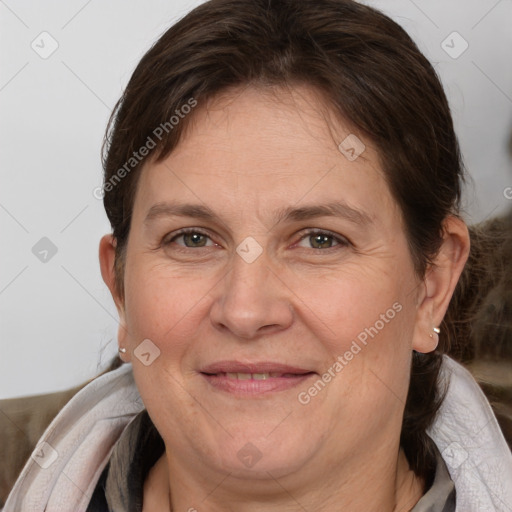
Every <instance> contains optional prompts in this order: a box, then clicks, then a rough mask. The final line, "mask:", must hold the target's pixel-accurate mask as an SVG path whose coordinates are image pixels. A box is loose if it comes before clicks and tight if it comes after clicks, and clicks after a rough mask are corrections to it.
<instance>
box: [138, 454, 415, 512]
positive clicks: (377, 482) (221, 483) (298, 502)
mask: <svg viewBox="0 0 512 512" xmlns="http://www.w3.org/2000/svg"><path fill="white" fill-rule="evenodd" d="M168 459H169V458H168V457H167V456H166V454H165V453H164V454H163V455H162V457H161V458H160V459H159V460H158V461H157V462H156V464H155V465H154V466H153V467H152V468H151V471H150V473H149V475H148V477H147V479H146V481H145V482H144V505H143V512H153V511H159V512H161V511H169V512H172V511H173V510H174V511H176V510H186V511H191V512H193V511H195V510H197V511H201V512H221V511H222V512H225V511H226V510H227V509H226V505H225V504H226V503H229V504H230V508H229V510H236V511H237V512H255V511H261V510H262V505H264V507H265V511H266V512H274V511H275V512H277V511H282V510H290V511H293V510H297V511H299V510H304V509H305V510H315V511H317V512H327V511H329V512H332V510H351V511H352V512H363V511H364V512H399V511H400V512H407V511H410V510H411V509H412V508H413V507H414V506H415V504H416V503H417V502H418V500H419V499H420V498H421V496H422V495H423V493H424V482H423V481H422V480H421V479H419V478H418V477H417V476H416V475H415V474H414V472H413V471H412V470H411V469H410V467H409V464H408V462H407V459H406V457H405V454H404V453H403V451H402V450H400V452H399V454H398V457H396V460H394V463H393V464H392V465H381V466H379V468H378V469H377V468H376V467H375V465H374V464H373V463H372V461H370V463H369V464H367V465H366V469H365V470H363V468H361V469H362V471H356V472H354V471H351V472H348V473H349V474H350V476H349V477H343V473H344V472H343V468H339V471H334V470H332V469H331V470H330V472H329V474H330V475H332V478H329V477H328V476H327V475H324V476H323V478H321V479H317V480H316V481H315V485H314V486H313V485H311V482H310V484H309V485H307V486H306V485H304V482H301V483H300V484H299V485H295V486H293V485H292V483H291V480H289V478H280V479H273V478H271V477H269V478H268V479H266V480H257V481H254V480H251V481H250V482H246V481H241V480H240V479H237V478H234V477H233V476H230V475H218V474H216V480H214V481H209V480H208V479H205V480H202V479H201V478H197V475H198V474H199V473H198V472H197V471H195V472H194V473H193V474H189V473H188V472H186V471H179V470H178V468H177V466H176V465H175V464H172V461H169V460H168ZM392 466H394V470H393V467H392ZM169 467H171V468H172V469H171V471H170V472H169ZM369 467H372V470H368V468H369ZM382 475H391V478H388V479H384V478H382ZM171 489H172V498H171V497H170V494H171V493H170V490H171ZM191 497H193V498H191ZM171 500H172V504H171Z"/></svg>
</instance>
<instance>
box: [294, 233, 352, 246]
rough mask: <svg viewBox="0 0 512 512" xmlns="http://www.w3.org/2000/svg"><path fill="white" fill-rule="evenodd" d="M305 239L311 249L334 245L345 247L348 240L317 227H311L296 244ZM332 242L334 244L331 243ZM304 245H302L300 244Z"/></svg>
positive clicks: (348, 243)
mask: <svg viewBox="0 0 512 512" xmlns="http://www.w3.org/2000/svg"><path fill="white" fill-rule="evenodd" d="M304 241H306V242H307V243H309V244H310V246H311V247H312V248H313V249H323V250H325V249H333V248H335V247H338V246H339V248H341V247H347V246H348V245H350V242H349V241H348V240H347V239H346V238H344V237H342V236H339V235H335V234H334V233H331V232H330V231H324V230H319V229H311V230H309V231H306V233H304V234H303V236H302V237H301V239H300V240H299V242H298V244H301V243H302V242H304ZM333 242H334V245H333ZM301 247H304V246H301Z"/></svg>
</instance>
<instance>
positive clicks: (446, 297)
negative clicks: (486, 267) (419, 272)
mask: <svg viewBox="0 0 512 512" xmlns="http://www.w3.org/2000/svg"><path fill="white" fill-rule="evenodd" d="M469 247H470V241H469V232H468V228H467V226H466V224H465V223H464V221H462V220H461V219H459V218H458V217H454V216H452V215H450V216H449V217H447V218H446V219H445V220H444V222H443V243H442V245H441V248H440V250H439V253H438V254H437V256H436V258H435V260H434V261H433V265H431V267H430V268H429V269H428V270H427V272H426V275H425V277H424V279H423V289H422V292H421V293H420V297H419V303H418V308H417V314H416V325H415V327H414V335H413V343H412V348H413V349H414V350H416V351H417V352H423V353H428V352H432V351H433V350H435V349H436V347H437V344H438V342H439V336H438V334H436V333H435V332H434V327H438V326H439V325H440V324H441V321H442V320H443V318H444V315H445V313H446V310H447V309H448V305H449V303H450V300H451V298H452V295H453V292H454V290H455V287H456V285H457V281H458V280H459V277H460V275H461V273H462V270H463V269H464V265H465V264H466V261H467V259H468V256H469ZM441 336H442V333H441Z"/></svg>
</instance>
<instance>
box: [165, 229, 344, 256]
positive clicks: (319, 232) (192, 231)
mask: <svg viewBox="0 0 512 512" xmlns="http://www.w3.org/2000/svg"><path fill="white" fill-rule="evenodd" d="M187 234H197V235H203V236H206V237H208V238H210V240H211V237H210V235H209V234H208V233H206V232H205V231H202V230H201V229H198V228H183V229H181V230H180V231H178V232H177V233H175V234H174V235H173V237H172V238H170V239H168V240H166V239H165V238H164V239H163V240H162V246H164V247H165V246H168V245H170V244H171V243H172V242H174V241H175V240H176V239H177V238H179V237H180V236H183V235H187ZM313 235H325V236H328V237H330V238H332V239H333V240H335V241H336V242H337V245H335V246H333V247H327V248H325V249H318V248H315V247H312V248H311V249H312V250H315V251H322V252H331V250H335V249H337V248H341V247H348V246H349V245H352V244H351V242H350V241H349V240H348V239H347V238H345V237H342V236H340V235H336V234H335V233H333V232H332V231H328V230H325V229H315V228H313V229H310V230H307V231H305V232H303V234H302V236H301V238H300V239H299V241H298V242H296V244H297V243H300V242H302V240H304V239H305V238H307V237H309V236H313ZM294 245H295V244H294ZM179 247H180V248H179V249H178V250H183V251H187V250H188V249H194V247H182V246H179ZM209 247H211V246H209ZM204 248H207V247H197V249H204Z"/></svg>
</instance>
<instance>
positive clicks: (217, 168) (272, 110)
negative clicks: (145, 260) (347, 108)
mask: <svg viewBox="0 0 512 512" xmlns="http://www.w3.org/2000/svg"><path fill="white" fill-rule="evenodd" d="M344 141H345V142H344ZM340 143H341V150H340ZM347 149H348V152H347ZM359 151H362V153H361V154H360V155H359V156H357V153H358V152H359ZM354 155H355V156H356V158H354ZM170 199H171V200H176V199H183V200H186V201H187V202H193V203H204V204H205V205H206V206H208V207H209V208H212V209H219V208H220V209H229V208H230V207H231V208H232V209H233V211H234V212H238V213H239V214H240V215H243V214H244V212H248V213H249V212H252V213H253V214H254V213H255V212H258V215H259V214H261V213H262V212H263V211H264V210H275V209H276V207H279V208H280V209H282V208H284V207H286V206H288V205H290V204H299V203H301V202H302V203H303V204H307V203H308V202H311V201H322V202H326V203H332V202H335V201H337V200H339V199H344V201H345V202H347V203H349V204H353V205H354V206H356V205H359V206H361V207H362V206H364V205H365V204H366V205H368V207H369V211H368V216H370V217H371V216H372V214H373V215H374V214H375V213H376V210H377V209H378V208H379V207H381V208H382V207H383V205H387V206H388V207H389V206H393V205H392V203H393V202H392V201H391V198H390V195H389V191H388V188H387V185H386V182H385V180H384V176H383V172H382V170H381V167H380V164H379V158H378V154H377V152H376V150H375V149H374V147H373V145H372V143H371V141H369V140H365V138H364V137H363V136H361V135H357V134H355V133H354V130H353V129H352V128H351V127H350V125H349V124H348V123H343V122H341V121H340V120H339V119H337V117H336V116H335V115H334V113H333V111H332V110H329V108H328V107H327V105H326V103H325V102H324V101H323V100H322V97H321V96H320V95H319V94H318V92H316V91H315V90H314V89H312V88H308V87H297V88H294V89H273V90H262V89H258V88H244V89H238V90H235V91H230V93H225V94H223V95H222V96H219V97H216V98H214V99H213V100H212V101H211V102H209V104H208V105H206V106H203V107H197V110H196V111H194V115H193V118H192V119H191V123H190V125H189V126H187V130H186V132H185V133H184V136H183V138H182V140H181V141H180V142H179V144H178V146H177V147H176V148H175V149H174V151H173V152H172V153H171V154H170V155H169V156H168V157H167V158H166V159H164V160H163V161H162V162H159V163H149V164H148V165H146V166H145V168H144V169H143V172H142V176H141V180H140V182H139V186H138V191H137V195H136V201H135V210H138V209H140V208H144V209H145V210H146V213H147V209H148V208H150V207H151V206H152V205H154V204H155V203H161V202H164V201H166V200H170ZM137 213H142V212H137V211H134V215H136V214H137Z"/></svg>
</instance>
